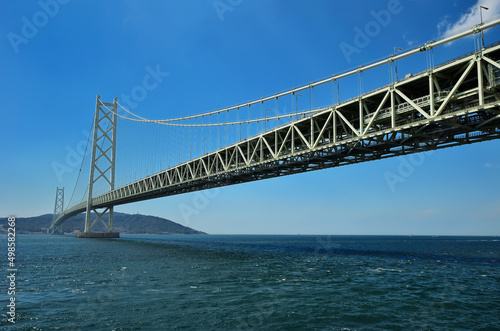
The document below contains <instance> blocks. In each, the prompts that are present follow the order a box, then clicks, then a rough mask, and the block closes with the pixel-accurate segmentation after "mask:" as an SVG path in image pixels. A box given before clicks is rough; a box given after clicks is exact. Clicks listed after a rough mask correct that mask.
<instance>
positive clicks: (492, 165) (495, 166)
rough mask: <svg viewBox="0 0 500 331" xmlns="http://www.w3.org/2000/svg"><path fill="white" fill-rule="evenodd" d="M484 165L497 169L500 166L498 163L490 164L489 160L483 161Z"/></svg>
mask: <svg viewBox="0 0 500 331" xmlns="http://www.w3.org/2000/svg"><path fill="white" fill-rule="evenodd" d="M484 166H485V167H486V168H489V169H499V168H500V166H499V165H497V164H492V163H489V162H487V163H485V164H484Z"/></svg>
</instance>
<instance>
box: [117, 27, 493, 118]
mask: <svg viewBox="0 0 500 331" xmlns="http://www.w3.org/2000/svg"><path fill="white" fill-rule="evenodd" d="M497 25H500V18H497V19H495V20H493V21H491V22H488V23H482V24H477V25H475V26H474V27H473V28H469V29H467V30H465V31H463V32H461V33H458V34H456V35H453V36H450V37H446V38H443V39H441V40H438V41H429V42H427V43H425V44H424V45H423V46H420V47H417V48H414V49H412V50H410V51H407V52H403V53H400V54H397V55H391V56H389V57H388V58H386V59H384V60H381V61H378V62H375V63H372V64H369V65H366V66H359V67H358V68H356V69H353V70H350V71H347V72H344V73H342V74H338V75H333V76H331V77H329V78H326V79H323V80H320V81H317V82H313V83H310V84H308V85H304V86H302V87H297V88H293V89H291V90H288V91H285V92H281V93H277V94H275V95H271V96H268V97H264V98H261V99H258V100H254V101H249V102H247V103H243V104H239V105H236V106H232V107H227V108H224V109H219V110H214V111H211V112H207V113H202V114H197V115H190V116H184V117H177V118H171V119H162V120H148V119H146V118H143V117H140V116H138V115H136V114H134V113H132V112H130V111H128V110H127V109H125V108H124V107H123V106H122V105H120V107H121V108H122V109H123V110H125V111H126V112H127V113H129V114H130V115H132V116H135V117H137V118H139V119H141V120H143V121H148V122H155V123H162V122H163V123H168V122H179V121H185V120H190V119H196V118H201V117H207V116H211V115H217V114H220V113H224V112H228V111H231V110H235V109H240V108H245V107H250V106H252V105H256V104H259V103H263V102H265V101H269V100H273V99H278V98H281V97H283V96H286V95H290V94H292V95H293V94H295V93H297V92H301V91H304V90H307V89H309V88H313V87H316V86H319V85H323V84H326V83H330V82H333V81H337V80H339V79H342V78H345V77H348V76H352V75H355V74H358V73H361V72H363V71H366V70H370V69H373V68H375V67H378V66H381V65H384V64H388V63H392V62H394V61H397V60H399V59H403V58H405V57H408V56H411V55H414V54H417V53H420V52H424V51H427V50H431V49H433V48H435V47H437V46H441V45H444V44H447V43H450V42H452V41H455V40H457V39H460V38H463V37H466V36H469V35H472V34H474V33H480V32H481V31H484V30H487V29H489V28H492V27H494V26H497ZM293 116H295V114H294V115H293ZM121 117H123V116H121ZM285 117H288V115H285V116H283V118H285ZM123 118H126V117H123ZM277 118H278V117H275V118H274V119H277ZM127 119H130V118H127ZM268 119H270V118H268ZM242 123H248V121H243V122H234V124H242ZM179 126H197V125H179ZM200 126H202V125H200ZM206 126H211V125H206ZM214 126H216V125H214Z"/></svg>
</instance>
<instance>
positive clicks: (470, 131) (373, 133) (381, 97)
mask: <svg viewBox="0 0 500 331" xmlns="http://www.w3.org/2000/svg"><path fill="white" fill-rule="evenodd" d="M499 60H500V45H497V46H494V47H491V48H488V49H485V50H482V51H479V52H477V53H474V54H472V55H469V56H465V57H463V58H460V59H458V60H454V61H452V62H450V63H446V64H443V65H441V66H439V67H436V68H433V69H430V70H427V71H424V72H421V73H419V74H416V75H414V76H412V77H409V78H406V79H404V80H401V81H398V82H396V83H393V84H389V85H386V86H384V87H382V88H379V89H377V90H375V91H371V92H368V93H366V94H363V95H361V96H358V97H356V98H353V99H351V100H348V101H345V102H342V103H340V104H336V105H334V106H331V107H327V108H323V109H319V110H318V111H317V112H315V113H313V114H309V115H305V116H304V117H303V118H301V119H299V120H296V121H293V122H290V123H287V124H285V125H282V126H279V127H276V128H274V129H272V130H270V131H267V132H264V133H261V134H259V135H256V136H254V137H251V138H249V139H246V140H243V141H240V142H238V143H235V144H233V145H230V146H227V147H225V148H222V149H219V150H217V151H214V152H211V153H208V154H205V155H203V156H201V157H198V158H196V159H193V160H191V161H189V162H186V163H183V164H180V165H177V166H175V167H172V168H169V169H166V170H164V171H161V172H159V173H157V174H154V175H151V176H148V177H145V178H143V179H141V180H138V181H135V182H133V183H130V184H128V185H125V186H123V187H120V188H117V189H111V190H110V191H109V192H108V193H105V194H103V195H100V196H97V197H95V198H93V199H92V205H93V206H94V207H96V208H108V207H109V208H112V206H115V205H119V204H125V203H130V202H135V201H142V200H146V199H153V198H158V197H163V196H169V195H175V194H181V193H186V192H193V191H197V190H204V189H210V188H213V187H221V186H226V185H232V184H238V183H244V182H249V181H256V180H261V179H266V178H271V177H278V176H285V175H290V174H295V173H300V172H307V171H313V170H318V169H324V168H330V167H337V166H342V165H347V164H353V163H358V162H366V161H371V160H377V159H383V158H388V157H394V156H398V155H405V154H411V153H418V152H424V151H429V150H435V149H440V148H446V147H451V146H458V145H463V144H470V143H474V142H480V141H487V140H491V139H496V138H499V137H500V64H499V62H500V61H499ZM110 106H111V105H110ZM115 111H116V110H115ZM83 210H85V204H79V205H75V206H74V207H72V208H70V209H69V210H67V211H66V213H65V216H64V218H67V217H70V216H72V215H75V214H78V213H79V212H81V211H83Z"/></svg>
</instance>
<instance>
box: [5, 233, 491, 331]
mask: <svg viewBox="0 0 500 331" xmlns="http://www.w3.org/2000/svg"><path fill="white" fill-rule="evenodd" d="M0 238H1V240H2V242H4V243H5V245H3V246H4V248H5V249H4V250H3V251H5V252H2V256H3V258H4V261H7V255H6V252H7V249H6V247H7V245H6V243H7V237H6V236H5V235H3V236H1V237H0ZM3 265H4V266H5V270H6V269H7V263H6V262H5V263H4V264H3ZM16 267H17V269H18V271H17V274H16V289H17V291H16V297H15V298H16V314H17V315H16V323H15V325H13V324H12V323H10V322H8V320H7V319H8V316H7V315H6V312H7V308H6V305H7V304H8V302H9V301H8V300H9V296H8V295H7V288H8V281H7V278H6V276H5V277H3V279H2V282H1V283H0V284H1V286H2V290H1V296H0V298H1V301H2V310H1V316H0V318H1V321H0V328H1V329H3V330H500V239H499V238H494V237H403V236H401V237H397V236H396V237H393V236H390V237H381V236H217V235H205V236H203V235H200V236H168V235H129V236H122V238H120V239H77V238H75V237H70V236H48V235H18V236H17V237H16ZM5 274H7V272H6V271H5Z"/></svg>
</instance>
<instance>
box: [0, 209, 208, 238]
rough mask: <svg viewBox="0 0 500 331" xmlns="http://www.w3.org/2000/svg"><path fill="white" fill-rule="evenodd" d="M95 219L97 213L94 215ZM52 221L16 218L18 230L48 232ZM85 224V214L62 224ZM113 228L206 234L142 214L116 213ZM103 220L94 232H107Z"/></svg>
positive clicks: (70, 227)
mask: <svg viewBox="0 0 500 331" xmlns="http://www.w3.org/2000/svg"><path fill="white" fill-rule="evenodd" d="M92 216H93V217H94V219H95V215H94V214H93V215H92ZM51 223H52V214H46V215H41V216H37V217H19V218H16V232H17V233H27V232H43V233H45V232H47V229H48V228H49V227H50V224H51ZM84 225H85V214H79V215H76V216H73V217H71V218H69V219H68V220H67V221H65V222H64V223H63V225H62V229H63V231H64V232H65V233H67V232H74V231H75V230H78V231H80V232H83V227H84ZM7 227H8V226H7V218H0V232H5V231H6V229H7ZM113 230H114V231H115V232H120V233H121V234H143V233H148V234H206V233H204V232H201V231H197V230H194V229H191V228H188V227H186V226H183V225H180V224H178V223H175V222H172V221H170V220H167V219H164V218H161V217H156V216H147V215H140V214H134V215H131V214H125V213H117V212H115V213H114V219H113ZM105 231H106V230H105V227H104V225H103V224H102V222H98V223H96V224H95V225H94V227H92V232H105Z"/></svg>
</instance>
